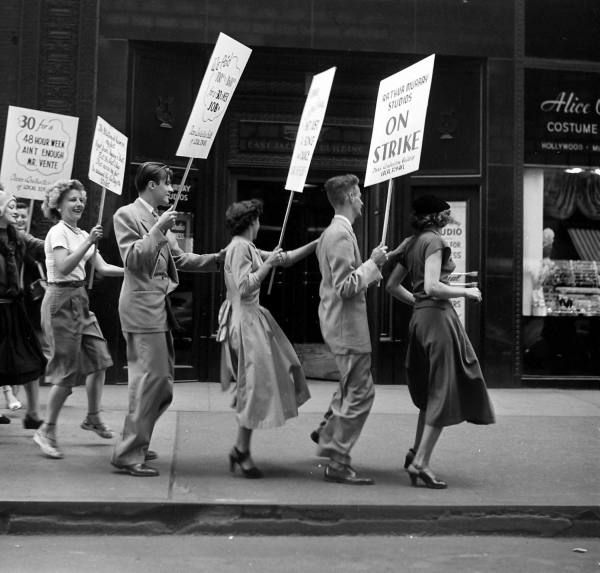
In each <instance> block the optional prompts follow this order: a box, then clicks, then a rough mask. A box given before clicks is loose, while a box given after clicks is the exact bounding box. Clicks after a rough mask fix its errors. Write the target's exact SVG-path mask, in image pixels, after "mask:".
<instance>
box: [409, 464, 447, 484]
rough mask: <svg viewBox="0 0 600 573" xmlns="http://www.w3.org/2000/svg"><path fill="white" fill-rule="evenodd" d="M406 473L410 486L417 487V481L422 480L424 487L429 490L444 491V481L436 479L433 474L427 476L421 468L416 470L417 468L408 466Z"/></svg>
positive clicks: (411, 465)
mask: <svg viewBox="0 0 600 573" xmlns="http://www.w3.org/2000/svg"><path fill="white" fill-rule="evenodd" d="M406 471H407V472H408V477H409V478H410V485H412V486H413V487H416V486H417V485H418V483H417V480H419V479H420V480H422V481H423V483H424V484H425V487H428V488H430V489H446V488H447V487H448V484H447V483H446V482H445V481H442V480H439V479H437V478H436V477H435V476H434V475H433V474H428V473H427V472H425V471H424V470H423V469H422V468H418V467H417V466H415V465H413V464H410V465H409V466H408V468H406Z"/></svg>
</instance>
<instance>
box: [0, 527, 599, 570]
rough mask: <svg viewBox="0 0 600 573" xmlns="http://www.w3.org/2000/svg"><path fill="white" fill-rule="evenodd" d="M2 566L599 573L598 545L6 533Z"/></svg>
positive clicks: (483, 539)
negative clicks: (27, 534)
mask: <svg viewBox="0 0 600 573" xmlns="http://www.w3.org/2000/svg"><path fill="white" fill-rule="evenodd" d="M2 567H4V569H2V570H3V571H10V572H11V573H39V572H44V573H81V572H82V571H85V572H86V573H122V572H125V573H130V572H132V571H134V572H137V571H143V572H144V573H164V572H166V571H168V572H169V573H192V572H193V573H240V572H243V573H249V572H257V573H281V572H282V571H285V573H308V572H311V571H319V572H320V571H324V572H328V573H366V572H372V573H386V572H388V573H399V572H401V573H407V572H415V573H592V572H594V573H597V572H598V570H599V569H600V540H598V539H589V538H581V539H564V538H560V539H548V538H532V537H527V538H523V537H506V536H489V535H488V536H458V535H453V536H427V537H424V536H373V535H370V536H361V537H356V536H352V537H348V536H335V537H331V536H329V537H323V536H320V537H307V536H304V537H298V536H293V535H288V536H282V537H278V536H275V537H272V536H268V537H267V536H234V535H227V536H223V535H210V536H200V535H195V536H193V537H192V536H189V535H161V536H151V537H143V536H123V537H121V536H115V535H111V536H107V535H94V536H89V535H85V536H83V535H80V536H78V537H77V538H76V539H74V538H73V536H72V535H71V536H61V535H53V536H48V535H40V536H38V535H35V536H23V535H4V536H0V569H1V568H2Z"/></svg>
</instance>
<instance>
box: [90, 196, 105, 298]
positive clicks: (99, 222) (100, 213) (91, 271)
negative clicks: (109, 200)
mask: <svg viewBox="0 0 600 573" xmlns="http://www.w3.org/2000/svg"><path fill="white" fill-rule="evenodd" d="M105 199H106V187H102V196H101V197H100V212H99V213H98V222H97V223H96V225H101V224H102V213H103V211H104V200H105ZM97 253H98V243H96V244H95V245H94V254H93V255H92V268H91V270H90V281H89V283H88V289H89V290H92V286H93V284H94V271H95V270H96V254H97Z"/></svg>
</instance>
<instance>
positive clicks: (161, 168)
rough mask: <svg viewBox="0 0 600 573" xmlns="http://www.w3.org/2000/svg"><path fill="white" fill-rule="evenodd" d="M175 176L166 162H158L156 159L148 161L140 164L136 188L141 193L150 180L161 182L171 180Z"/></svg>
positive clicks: (136, 176)
mask: <svg viewBox="0 0 600 573" xmlns="http://www.w3.org/2000/svg"><path fill="white" fill-rule="evenodd" d="M172 178H173V172H172V171H171V169H170V168H169V166H168V165H165V164H164V163H156V162H155V161H147V162H146V163H142V164H140V165H139V166H138V168H137V171H136V174H135V180H134V182H135V188H136V190H137V192H138V193H141V192H142V191H143V190H144V189H146V186H147V185H148V183H150V181H154V182H155V183H157V184H158V183H161V182H162V181H166V182H167V183H170V182H171V179H172Z"/></svg>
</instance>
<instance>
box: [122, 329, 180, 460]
mask: <svg viewBox="0 0 600 573" xmlns="http://www.w3.org/2000/svg"><path fill="white" fill-rule="evenodd" d="M124 334H125V339H126V341H127V368H128V397H129V412H128V414H127V416H126V417H125V423H124V425H123V432H122V435H121V439H120V440H119V441H118V442H117V444H116V445H115V449H114V451H113V458H112V462H113V464H115V465H117V466H125V465H131V464H137V463H143V462H144V459H145V456H146V452H147V451H148V446H149V445H150V440H151V438H152V432H153V431H154V425H155V424H156V421H157V420H158V418H160V416H161V415H162V414H163V413H164V411H165V410H166V409H167V408H168V407H169V405H170V404H171V402H172V400H173V378H174V368H175V363H174V349H173V337H172V335H171V332H170V331H167V332H144V333H137V332H125V333H124Z"/></svg>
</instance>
